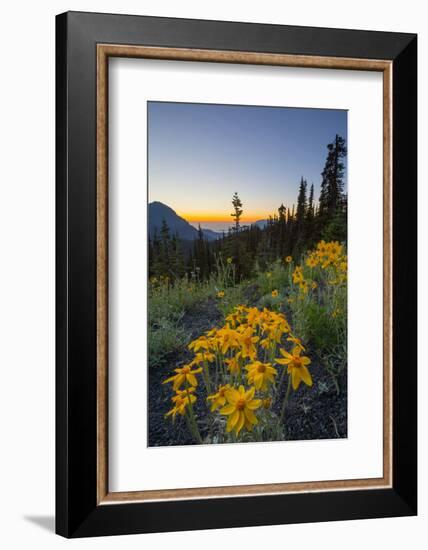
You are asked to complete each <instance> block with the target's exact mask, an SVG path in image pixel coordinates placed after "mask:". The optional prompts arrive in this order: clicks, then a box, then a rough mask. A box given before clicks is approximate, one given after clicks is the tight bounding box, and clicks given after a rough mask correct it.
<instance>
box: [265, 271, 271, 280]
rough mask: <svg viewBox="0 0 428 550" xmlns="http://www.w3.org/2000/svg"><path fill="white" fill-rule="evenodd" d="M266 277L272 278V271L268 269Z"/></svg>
mask: <svg viewBox="0 0 428 550" xmlns="http://www.w3.org/2000/svg"><path fill="white" fill-rule="evenodd" d="M266 277H267V278H268V279H270V278H271V277H272V273H271V272H270V271H268V272H267V273H266Z"/></svg>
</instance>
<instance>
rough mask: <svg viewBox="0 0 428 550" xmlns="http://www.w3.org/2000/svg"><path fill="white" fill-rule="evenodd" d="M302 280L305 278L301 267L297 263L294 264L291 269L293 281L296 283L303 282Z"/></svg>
mask: <svg viewBox="0 0 428 550" xmlns="http://www.w3.org/2000/svg"><path fill="white" fill-rule="evenodd" d="M304 280H305V279H304V277H303V271H302V268H301V267H300V266H299V265H296V267H295V268H294V271H293V283H294V284H295V285H297V284H300V283H303V281H304Z"/></svg>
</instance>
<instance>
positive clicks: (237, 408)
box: [220, 386, 262, 435]
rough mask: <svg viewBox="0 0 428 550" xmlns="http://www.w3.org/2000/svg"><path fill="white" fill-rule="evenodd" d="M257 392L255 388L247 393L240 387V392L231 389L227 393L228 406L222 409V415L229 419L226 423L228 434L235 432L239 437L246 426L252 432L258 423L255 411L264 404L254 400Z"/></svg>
mask: <svg viewBox="0 0 428 550" xmlns="http://www.w3.org/2000/svg"><path fill="white" fill-rule="evenodd" d="M255 391H256V389H255V388H254V387H252V388H250V389H249V390H248V391H245V388H244V386H239V389H238V390H236V389H234V388H231V389H230V390H228V391H227V392H226V394H225V395H226V401H227V405H225V406H224V407H223V408H221V409H220V414H224V415H227V416H228V417H229V418H228V419H227V423H226V431H227V432H231V431H232V430H234V431H235V433H236V435H238V434H239V432H240V431H241V430H242V428H243V427H244V426H245V428H246V429H247V430H248V431H251V430H252V429H253V426H254V425H255V424H257V423H258V420H257V418H256V416H255V414H254V412H253V411H254V410H256V409H258V408H259V407H260V406H261V404H262V402H261V400H260V399H254V393H255Z"/></svg>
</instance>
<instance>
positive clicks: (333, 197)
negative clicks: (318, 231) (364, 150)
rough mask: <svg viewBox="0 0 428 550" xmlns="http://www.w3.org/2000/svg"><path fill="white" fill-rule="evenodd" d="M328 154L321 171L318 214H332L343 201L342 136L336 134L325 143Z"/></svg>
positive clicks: (344, 152) (344, 149)
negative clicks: (331, 140) (330, 141)
mask: <svg viewBox="0 0 428 550" xmlns="http://www.w3.org/2000/svg"><path fill="white" fill-rule="evenodd" d="M327 149H328V154H327V159H326V162H325V166H324V170H323V171H322V174H321V176H322V181H321V193H320V199H319V213H320V216H326V215H328V216H332V215H334V214H335V212H336V210H337V209H340V208H341V206H342V203H343V188H344V176H345V164H344V162H343V159H344V158H345V157H346V154H347V149H346V145H345V140H344V138H343V137H341V136H339V135H337V134H336V137H335V140H334V141H333V142H332V143H329V144H328V145H327Z"/></svg>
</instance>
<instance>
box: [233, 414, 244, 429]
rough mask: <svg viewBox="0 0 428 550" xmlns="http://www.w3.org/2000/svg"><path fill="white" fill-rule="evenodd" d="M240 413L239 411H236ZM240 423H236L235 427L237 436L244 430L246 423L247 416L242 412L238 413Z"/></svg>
mask: <svg viewBox="0 0 428 550" xmlns="http://www.w3.org/2000/svg"><path fill="white" fill-rule="evenodd" d="M236 412H238V411H236ZM238 417H239V418H238V421H237V422H236V426H235V431H236V435H238V434H239V432H240V431H241V430H242V427H243V425H244V422H245V415H244V413H243V412H242V411H239V412H238Z"/></svg>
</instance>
